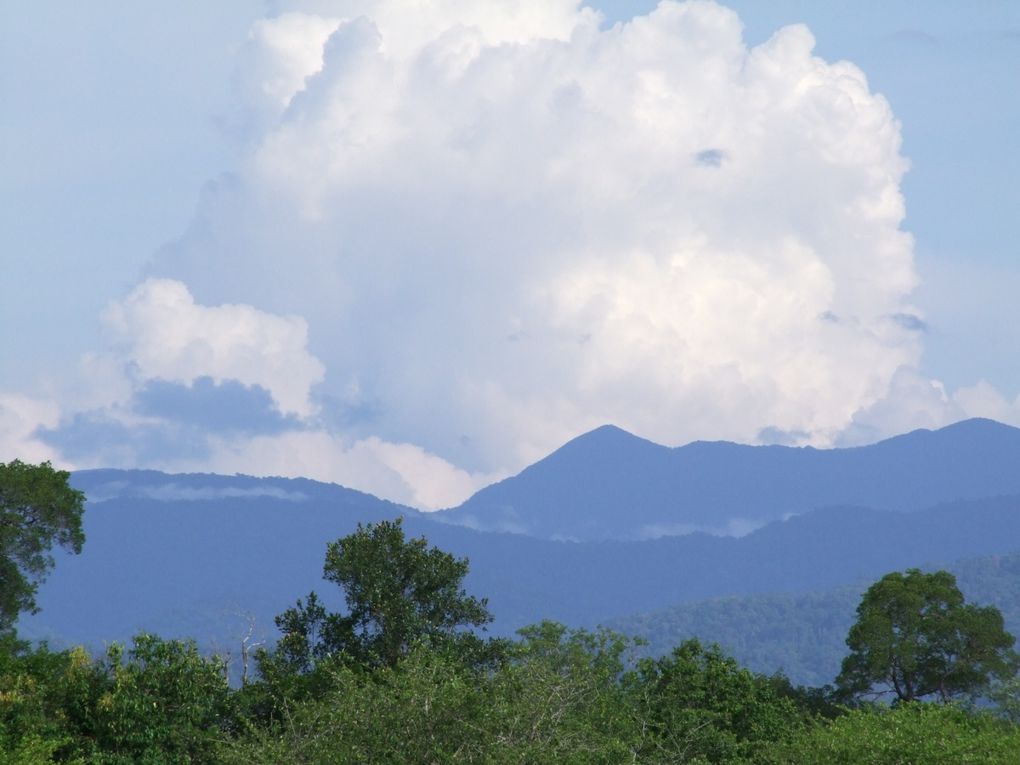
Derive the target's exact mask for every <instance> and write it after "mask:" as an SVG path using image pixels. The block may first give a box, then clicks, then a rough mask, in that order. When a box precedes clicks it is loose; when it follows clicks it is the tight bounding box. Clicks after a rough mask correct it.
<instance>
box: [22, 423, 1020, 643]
mask: <svg viewBox="0 0 1020 765" xmlns="http://www.w3.org/2000/svg"><path fill="white" fill-rule="evenodd" d="M1017 434H1018V431H1016V430H1015V429H1013V428H1007V427H1004V426H1000V425H997V424H996V423H992V422H988V421H971V422H967V423H961V424H960V425H958V426H955V427H951V428H947V429H944V430H942V431H938V432H934V433H931V432H927V431H919V432H915V433H911V434H908V435H907V436H904V437H902V438H898V439H892V440H890V441H886V442H883V443H880V444H876V445H875V446H873V447H866V448H862V449H853V450H834V451H831V452H821V451H817V450H811V449H785V448H781V447H741V446H737V445H734V444H719V443H717V444H693V445H691V446H690V447H684V448H681V449H675V450H672V449H665V448H663V447H659V446H656V445H654V444H651V443H649V442H647V441H642V440H640V439H636V438H634V437H633V436H629V435H627V434H625V433H623V432H622V431H619V430H616V429H600V430H599V431H597V432H596V433H594V434H589V435H588V436H585V437H582V438H580V439H576V440H575V441H573V442H571V443H570V444H568V445H567V446H565V447H564V448H563V449H561V450H559V451H558V452H556V453H555V454H553V455H551V456H550V457H549V458H548V459H546V460H543V461H542V462H541V463H539V464H538V465H536V466H534V468H531V469H529V470H527V471H525V472H524V473H523V474H522V475H521V477H519V478H518V479H516V480H511V481H507V482H504V484H501V485H499V486H496V487H493V489H492V491H495V490H497V489H502V488H506V487H507V486H509V487H510V488H513V487H514V485H515V483H519V484H522V485H528V486H530V488H531V489H532V490H534V489H535V487H536V486H539V487H541V485H542V484H540V483H538V482H536V481H534V480H532V478H533V476H535V475H537V476H538V477H539V478H542V479H543V480H545V482H546V483H545V484H544V486H545V491H546V492H548V493H549V494H550V495H551V496H552V498H553V499H552V500H548V501H546V503H545V504H539V505H538V510H537V511H536V509H535V507H534V506H530V507H527V508H524V509H525V510H527V511H528V512H530V513H532V514H533V515H535V517H541V516H540V515H536V513H537V512H538V511H541V510H542V509H543V508H549V507H553V506H556V503H555V502H554V501H553V500H555V498H557V497H560V498H564V502H563V504H562V506H563V507H564V508H565V512H564V513H563V517H562V518H559V517H550V518H549V520H550V521H551V520H557V521H558V524H559V525H558V526H557V528H560V529H564V530H566V531H567V532H570V533H564V534H563V535H562V536H570V537H582V536H584V535H586V534H587V535H589V536H594V532H593V531H592V529H593V528H597V527H595V526H594V525H593V524H588V525H585V524H584V519H583V517H581V516H580V514H579V508H580V507H581V505H580V504H579V502H580V501H581V500H583V499H584V498H585V497H587V498H589V499H590V500H591V501H592V503H593V509H592V513H591V517H592V519H594V520H595V521H598V522H601V523H603V524H604V526H603V528H611V529H622V530H623V531H624V532H627V531H628V530H632V529H634V528H635V527H638V523H639V521H641V520H642V519H643V518H644V519H647V518H656V517H660V518H661V517H662V516H661V515H660V516H656V515H655V512H660V513H661V512H663V508H666V509H670V508H681V509H683V508H685V507H693V508H694V509H695V510H697V509H699V508H700V509H702V510H703V511H705V514H704V515H702V516H694V517H699V518H701V519H702V520H704V519H706V518H709V517H710V516H709V515H708V513H707V510H708V509H710V505H709V504H708V503H711V502H715V501H717V502H718V504H719V507H721V508H722V510H723V511H724V512H729V513H731V515H728V516H727V515H723V514H720V515H719V516H718V518H719V519H725V518H731V517H737V516H735V515H732V513H733V512H734V510H735V508H738V507H740V509H741V510H742V511H743V515H742V516H740V517H751V518H767V517H768V516H769V514H770V513H771V514H773V515H778V514H779V513H780V512H783V513H786V512H790V511H791V510H790V508H793V509H795V510H798V511H801V512H799V514H796V515H793V516H790V517H788V518H787V519H786V520H773V521H771V522H769V523H767V524H766V525H764V526H763V527H761V528H758V529H756V530H754V531H752V532H750V533H748V534H747V535H745V536H743V537H739V538H735V537H732V536H729V537H727V536H714V535H709V534H705V533H692V534H688V535H685V536H675V535H674V536H663V537H660V538H656V539H648V540H633V539H631V540H627V539H617V540H606V539H602V540H599V541H586V542H574V541H565V540H552V539H540V538H535V537H531V536H527V535H525V534H510V533H494V532H486V531H479V530H474V529H469V528H465V527H460V526H456V525H452V524H450V523H448V522H446V518H448V516H447V515H446V514H440V513H419V512H417V511H415V510H413V509H411V508H408V507H404V506H401V505H396V504H393V503H390V502H386V501H383V500H379V499H377V498H375V497H373V496H371V495H368V494H364V493H362V492H357V491H353V490H350V489H345V488H343V487H340V486H336V485H332V484H322V483H317V482H315V481H310V480H304V479H281V478H264V479H258V478H251V477H247V476H216V475H166V474H163V473H159V472H155V471H118V470H98V471H85V472H81V473H77V474H75V476H74V483H75V484H76V485H77V486H79V487H81V488H83V489H84V490H85V491H86V492H87V493H88V495H89V497H90V501H89V505H88V510H87V511H86V514H85V531H86V535H87V541H86V544H85V547H84V550H83V552H82V554H81V555H80V556H66V557H61V558H60V559H59V560H58V562H57V567H56V570H55V571H54V573H53V574H52V575H51V577H50V580H49V581H48V582H47V583H46V584H45V585H44V586H43V588H42V590H41V592H40V597H39V602H40V605H41V606H42V609H43V610H42V612H41V613H40V614H38V615H36V616H34V617H27V618H25V619H23V621H22V624H21V625H19V629H20V630H22V631H23V634H25V635H27V636H31V637H43V636H50V637H53V638H55V639H56V640H57V641H58V642H62V643H68V642H71V643H73V642H82V641H84V642H89V643H92V644H99V643H101V642H103V641H106V640H111V639H125V638H128V637H129V636H130V635H131V634H132V633H133V632H136V631H138V630H142V629H145V630H151V631H155V632H158V633H160V634H165V635H167V636H175V635H176V636H193V637H196V638H198V639H199V640H200V641H201V642H202V644H203V645H205V646H207V647H216V646H223V645H232V644H233V642H234V641H236V639H237V637H238V635H240V634H243V632H244V630H245V629H247V623H248V621H249V620H253V621H254V623H255V624H256V625H257V627H258V629H259V630H260V631H261V634H263V635H264V636H265V637H266V639H270V640H271V639H275V630H274V628H273V617H274V616H275V615H277V614H279V613H281V612H282V611H283V610H284V609H285V608H287V607H288V606H290V605H292V604H293V602H294V601H295V600H296V599H297V598H299V597H303V596H304V595H306V594H307V593H308V592H309V591H310V590H313V589H314V590H316V591H317V592H319V593H320V595H321V596H322V597H323V598H324V600H325V601H326V602H327V603H329V604H332V606H333V607H337V608H338V607H340V605H341V602H340V595H339V592H338V591H337V590H336V588H335V587H334V586H333V585H331V584H328V583H325V582H323V581H322V580H321V572H322V560H323V556H324V553H325V548H326V544H327V543H328V542H329V541H332V540H333V539H336V538H338V537H340V536H343V535H345V534H347V533H350V532H351V531H352V530H353V529H354V528H355V527H356V525H357V524H358V523H359V522H362V523H364V522H372V521H378V520H381V519H384V518H394V517H397V516H403V517H404V519H405V520H404V523H405V526H406V528H407V532H408V534H409V535H413V536H417V535H424V536H426V537H427V538H428V540H429V542H430V543H431V544H434V545H436V546H438V547H440V548H442V549H445V550H448V551H450V552H452V553H454V554H455V555H457V556H467V557H468V558H469V559H470V562H471V573H470V575H469V578H468V587H469V590H470V591H471V592H472V593H474V594H477V595H479V596H484V597H488V598H489V599H490V606H491V609H492V612H493V613H494V614H495V616H496V622H495V624H494V625H493V630H494V631H495V632H497V633H504V634H506V633H510V632H512V631H514V630H515V629H517V628H519V627H521V626H523V625H525V624H528V623H533V622H535V621H538V620H540V619H544V618H551V619H556V620H560V621H563V622H565V623H567V624H572V625H588V626H591V625H595V624H598V623H600V622H604V621H607V620H610V619H614V618H621V617H626V616H628V615H630V614H634V613H637V612H650V611H655V610H658V609H663V608H668V607H672V606H676V605H678V604H682V603H690V602H694V601H699V600H703V599H706V598H715V597H724V596H747V595H753V594H765V593H807V592H816V591H819V590H825V589H828V588H832V587H838V586H842V585H857V586H860V585H861V584H864V583H867V582H868V581H870V580H873V579H875V578H877V577H878V576H881V575H882V574H884V573H886V572H888V571H891V570H895V569H903V568H906V567H909V566H917V565H923V564H931V563H940V562H950V561H954V560H957V559H960V558H964V557H968V556H975V555H991V554H1006V553H1010V552H1013V551H1014V550H1017V549H1018V548H1020V489H1013V488H1012V487H1014V486H1016V485H1017V476H1018V474H1020V471H1018V470H1017V469H1016V468H1017V466H1018V464H1020V463H1018V461H1017V457H1016V454H1017V451H1016V449H1017V441H1018V437H1017ZM691 455H693V457H700V458H701V462H697V461H696V460H694V459H692V457H691ZM706 455H707V456H706ZM678 456H679V457H680V458H682V459H680V460H679V461H678V462H679V464H680V465H681V468H682V470H681V471H680V478H681V479H683V480H680V479H677V478H676V477H673V478H670V473H669V470H670V467H671V465H672V464H673V463H671V462H670V461H669V460H671V459H676V458H677V457H678ZM961 463H962V464H961ZM833 465H835V467H833ZM696 467H700V468H701V470H700V472H699V471H698V470H695V468H696ZM837 468H838V469H837ZM896 471H900V472H901V474H902V475H903V476H904V485H903V486H898V485H897V483H896V480H895V478H896ZM925 476H927V478H925ZM727 477H728V478H729V482H728V483H727V480H726V479H727ZM554 478H555V479H556V480H553V479H554ZM667 479H669V480H672V481H673V483H670V482H669V480H667ZM642 480H644V481H646V482H654V481H658V483H657V484H655V485H654V486H653V487H652V488H648V487H647V486H645V487H644V494H642V493H641V491H640V490H641V488H642V486H643V484H642ZM628 482H629V483H628ZM755 482H757V485H758V486H759V487H760V489H761V491H760V493H759V494H760V498H761V502H760V503H759V504H753V503H752V502H751V499H753V498H754V496H755V495H754V488H755V485H756V484H755ZM601 486H605V487H611V488H613V489H614V490H615V491H616V492H617V494H615V495H614V494H612V493H608V494H606V495H604V496H603V495H602V494H600V493H599V488H600V487H601ZM627 486H634V487H637V490H636V492H635V495H634V496H633V497H632V498H630V499H628V497H627V495H626V493H625V489H626V488H627ZM652 489H654V491H653V490H652ZM826 489H828V491H825V490H826ZM669 490H672V491H673V492H674V493H673V494H672V495H671V496H672V502H670V495H669V493H668V491H669ZM1011 490H1012V494H1010V493H1009V492H1010V491H1011ZM968 492H969V493H971V494H972V495H978V494H987V495H1002V496H992V497H986V498H977V499H973V498H972V499H966V500H959V499H957V497H959V496H961V495H966V494H967V493H968ZM484 493H485V492H483V494H484ZM533 496H539V497H541V494H540V493H539V494H536V495H533ZM742 496H743V497H745V499H746V504H745V505H743V506H739V505H738V503H739V501H740V498H741V497H742ZM692 497H693V498H694V499H697V500H698V502H697V503H695V502H694V501H693V500H692ZM844 497H851V498H857V499H858V500H862V499H863V500H869V501H874V502H875V504H879V501H881V504H882V507H881V508H875V507H865V506H862V505H860V504H858V505H848V504H842V505H838V506H837V505H836V503H837V502H838V501H839V500H840V499H841V498H844ZM656 498H658V499H660V500H661V502H660V504H659V505H658V506H655V505H652V512H649V513H646V514H644V515H642V514H641V512H640V511H642V510H644V508H645V507H646V505H647V503H650V502H652V500H654V499H656ZM566 499H570V500H572V501H574V502H575V504H574V505H573V506H571V505H569V504H568V503H567V502H566V501H565V500H566ZM600 499H601V500H603V502H602V504H601V505H599V504H598V500H600ZM613 500H615V503H614V501H613ZM794 500H796V501H797V502H799V503H800V504H799V505H798V504H794ZM812 500H813V501H815V502H817V504H818V505H819V506H821V508H820V509H817V510H812V509H811V505H810V503H811V501H812ZM926 500H929V501H931V503H932V506H930V507H920V505H921V504H922V503H923V502H924V501H926ZM702 503H704V504H702ZM727 503H728V504H727ZM935 503H938V504H935ZM621 508H628V509H629V510H630V511H631V512H630V514H629V515H623V517H622V518H619V519H617V518H616V517H615V515H614V513H621V514H622V510H621ZM900 509H909V510H915V511H916V512H899V510H900ZM550 512H551V511H550ZM571 514H573V517H574V518H575V519H577V520H576V526H571V524H570V519H571V517H572V516H571ZM521 515H522V516H524V513H523V512H522V513H521ZM670 517H671V518H675V517H677V516H675V515H674V516H670ZM635 518H637V520H635ZM722 522H723V521H721V520H719V521H717V525H719V524H721V523H722ZM614 524H615V525H614ZM621 535H623V534H621Z"/></svg>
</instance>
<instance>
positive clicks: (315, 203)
mask: <svg viewBox="0 0 1020 765" xmlns="http://www.w3.org/2000/svg"><path fill="white" fill-rule="evenodd" d="M151 9H152V6H149V5H147V4H140V3H134V2H127V1H126V0H123V1H121V0H100V1H99V2H95V3H88V4H86V3H69V2H68V3H34V2H6V3H4V4H2V6H0V98H2V101H3V104H4V106H3V109H2V110H0V152H2V154H0V166H2V167H3V172H2V173H0V273H2V276H3V283H4V286H5V289H4V299H3V301H0V326H2V328H3V329H2V330H0V331H2V334H0V343H2V345H0V460H11V459H15V458H20V459H24V460H27V461H41V460H46V459H49V460H52V461H53V462H54V464H58V465H61V466H64V467H67V468H73V469H80V468H90V467H151V468H157V469H163V470H168V471H173V472H219V473H235V472H237V473H246V474H255V475H303V476H307V477H312V478H317V479H320V480H329V481H336V482H338V483H342V484H344V485H348V486H352V487H354V488H358V489H362V490H364V491H369V492H371V493H373V494H377V495H379V496H382V497H386V498H389V499H393V500H395V501H399V502H404V503H407V504H411V505H413V506H416V507H420V508H423V509H435V508H440V507H446V506H452V505H455V504H457V503H459V502H460V501H462V500H463V499H465V498H466V497H467V496H469V495H470V494H471V493H472V492H473V491H475V490H477V489H478V488H481V487H482V486H484V485H487V484H488V483H490V482H492V481H493V480H497V479H499V478H502V477H505V476H507V475H511V474H513V473H516V472H518V471H519V470H521V469H522V468H523V467H525V466H526V465H528V464H530V463H532V462H534V461H535V460H537V459H539V458H541V457H542V456H544V455H545V454H547V453H549V452H550V451H551V450H553V449H555V448H557V447H558V446H559V445H561V444H562V443H564V442H565V441H567V440H569V439H571V438H573V437H575V436H577V435H579V434H581V433H583V432H585V431H587V430H590V429H593V428H595V427H597V426H599V425H602V424H605V423H613V424H616V425H618V426H620V427H623V428H625V429H627V430H629V431H631V432H633V433H636V434H637V435H640V436H643V437H645V438H649V439H651V440H653V441H656V442H659V443H664V444H670V445H679V444H683V443H687V442H689V441H692V440H696V439H706V440H717V439H726V440H733V441H739V442H743V443H752V444H761V443H782V444H789V445H799V446H807V445H810V446H815V447H833V446H852V445H858V444H863V443H869V442H873V441H876V440H879V439H881V438H884V437H888V436H891V435H895V434H898V433H902V432H905V431H908V430H911V429H914V428H919V427H929V428H931V427H939V426H941V425H945V424H949V423H951V422H954V421H956V420H959V419H962V418H965V417H972V416H986V417H992V418H994V419H998V420H1000V421H1004V422H1010V423H1012V424H1017V425H1020V397H1018V394H1020V364H1018V363H1017V362H1018V358H1020V317H1018V315H1017V314H1018V310H1020V309H1018V307H1017V306H1018V305H1020V303H1018V301H1017V300H1016V298H1015V296H1016V295H1017V294H1018V292H1020V258H1018V255H1020V253H1018V242H1020V215H1018V214H1017V211H1018V210H1020V181H1018V178H1020V147H1018V144H1017V142H1016V139H1015V136H1016V135H1018V134H1020V87H1018V83H1017V78H1018V73H1020V4H1017V3H1014V2H1009V1H1007V0H1002V2H990V1H987V0H986V1H985V2H973V3H966V4H962V3H955V2H938V1H937V0H936V1H933V2H929V3H925V4H918V3H914V2H907V1H906V0H900V1H896V0H893V1H891V2H882V3H878V2H864V3H855V4H848V3H819V2H806V1H804V2H794V1H793V0H778V1H777V2H770V3H761V2H755V1H750V0H748V1H745V2H733V3H729V4H725V5H724V4H716V3H711V2H691V3H672V2H664V3H661V4H659V5H656V4H655V3H649V2H621V1H619V0H617V1H615V2H610V0H602V1H601V2H599V0H592V2H590V3H589V4H587V5H582V4H580V3H579V2H575V1H574V0H491V2H486V3H476V2H458V1H457V0H432V1H431V2H423V3H414V4H411V3H407V2H398V1H395V0H332V1H331V0H307V1H306V0H270V2H256V1H255V0H223V1H222V2H217V3H206V2H199V1H198V0H182V2H178V3H175V4H173V6H172V8H171V9H170V10H163V11H162V12H161V13H159V14H157V13H155V12H153V11H152V10H151Z"/></svg>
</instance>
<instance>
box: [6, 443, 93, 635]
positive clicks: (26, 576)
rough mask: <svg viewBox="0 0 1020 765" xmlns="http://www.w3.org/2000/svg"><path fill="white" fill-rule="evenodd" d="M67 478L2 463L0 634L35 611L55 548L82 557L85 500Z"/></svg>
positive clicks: (57, 472) (44, 465)
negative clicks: (52, 550) (38, 594)
mask: <svg viewBox="0 0 1020 765" xmlns="http://www.w3.org/2000/svg"><path fill="white" fill-rule="evenodd" d="M69 478H70V473H67V472H66V471H63V470H54V469H53V467H52V466H51V465H50V463H48V462H44V463H42V464H41V465H29V464H26V463H24V462H21V461H20V460H14V461H13V462H9V463H6V464H5V463H2V462H0V631H7V630H10V629H11V627H12V626H13V625H14V622H15V621H16V620H17V618H18V614H20V613H21V612H22V611H30V612H33V611H35V610H36V602H35V594H36V590H37V589H38V586H39V583H40V582H41V581H42V580H43V579H45V578H46V574H47V572H48V571H49V570H50V569H51V568H52V567H53V556H52V555H51V553H50V550H51V548H52V547H53V546H54V545H58V546H60V547H64V548H66V549H68V550H71V551H72V552H75V553H78V552H81V546H82V544H83V543H84V541H85V534H84V533H83V532H82V528H81V516H82V512H83V511H84V508H85V495H84V494H83V493H82V492H80V491H76V490H75V489H72V488H71V487H70V485H68V479H69Z"/></svg>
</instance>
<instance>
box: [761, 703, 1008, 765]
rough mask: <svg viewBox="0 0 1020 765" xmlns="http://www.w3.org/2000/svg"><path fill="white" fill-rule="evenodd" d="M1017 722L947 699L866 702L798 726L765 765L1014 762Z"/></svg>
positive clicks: (765, 755)
mask: <svg viewBox="0 0 1020 765" xmlns="http://www.w3.org/2000/svg"><path fill="white" fill-rule="evenodd" d="M1018 752H1020V728H1018V727H1016V726H1014V725H1009V724H1006V723H1003V722H1002V721H1000V720H996V719H994V718H992V717H991V716H989V715H985V714H980V713H977V714H975V713H971V712H967V711H964V710H962V709H960V708H957V707H955V706H952V705H942V704H920V703H916V702H915V703H908V704H901V705H898V706H896V707H893V708H892V709H889V708H881V707H879V708H873V707H866V708H864V709H858V710H854V711H852V712H849V713H848V714H846V715H843V716H841V717H839V718H837V719H835V720H832V721H831V722H825V723H822V724H819V725H814V726H810V727H805V728H802V729H801V730H800V731H798V732H796V733H795V734H794V736H793V738H792V739H791V740H789V741H785V742H779V743H777V744H774V745H772V746H771V747H770V748H769V749H767V750H765V752H764V753H763V755H762V756H761V757H760V758H759V760H758V762H761V763H768V765H860V764H861V763H867V764H868V765H968V764H969V765H1015V763H1016V762H1017V753H1018Z"/></svg>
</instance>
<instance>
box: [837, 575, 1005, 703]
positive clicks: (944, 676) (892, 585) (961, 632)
mask: <svg viewBox="0 0 1020 765" xmlns="http://www.w3.org/2000/svg"><path fill="white" fill-rule="evenodd" d="M846 642H847V646H848V647H849V648H850V655H849V656H847V657H846V658H845V659H844V660H843V667H842V671H841V672H840V674H839V677H838V678H837V681H836V682H837V686H838V687H839V689H840V690H841V691H843V692H844V693H846V694H850V695H855V696H863V695H867V694H870V693H874V694H875V695H881V694H884V693H890V692H892V693H895V694H896V698H897V699H898V700H900V701H913V700H915V699H922V698H924V697H925V696H933V695H937V696H938V698H940V699H941V700H942V701H948V700H949V699H951V698H952V697H954V696H959V695H961V694H966V693H972V692H975V691H978V690H980V689H981V688H983V687H985V686H986V685H987V684H988V682H989V681H990V680H991V679H1005V678H1008V677H1010V676H1012V675H1013V674H1015V672H1016V670H1017V666H1018V659H1020V657H1018V656H1017V654H1016V653H1015V652H1014V650H1013V642H1014V640H1013V636H1012V635H1010V634H1009V633H1008V632H1006V630H1005V629H1004V627H1003V621H1002V614H1001V613H1000V612H999V610H998V609H997V608H995V607H993V606H986V607H979V606H975V605H971V604H967V603H964V598H963V594H962V593H961V592H960V590H959V588H958V587H957V586H956V577H954V576H953V575H952V574H950V573H949V572H948V571H936V572H935V573H933V574H925V573H923V572H921V571H920V570H918V569H910V570H909V571H907V572H906V573H899V572H894V573H891V574H887V575H886V576H884V577H882V579H881V580H879V581H878V582H876V583H875V584H873V585H872V586H871V587H870V588H868V591H867V592H865V593H864V597H863V598H862V599H861V604H860V605H859V606H858V608H857V622H856V624H854V626H853V627H851V628H850V633H849V635H848V636H847V640H846Z"/></svg>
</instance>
